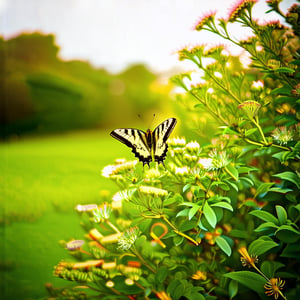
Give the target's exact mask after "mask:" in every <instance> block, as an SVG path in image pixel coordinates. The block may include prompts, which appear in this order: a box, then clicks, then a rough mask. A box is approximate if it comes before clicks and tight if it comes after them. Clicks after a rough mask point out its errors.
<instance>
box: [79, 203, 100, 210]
mask: <svg viewBox="0 0 300 300" xmlns="http://www.w3.org/2000/svg"><path fill="white" fill-rule="evenodd" d="M96 208H98V205H97V204H86V205H80V204H78V205H77V206H76V207H75V209H76V210H77V211H78V212H84V211H91V210H94V209H96Z"/></svg>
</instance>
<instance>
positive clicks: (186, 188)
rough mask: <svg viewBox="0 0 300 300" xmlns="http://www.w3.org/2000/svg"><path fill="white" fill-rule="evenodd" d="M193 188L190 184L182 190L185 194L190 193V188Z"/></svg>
mask: <svg viewBox="0 0 300 300" xmlns="http://www.w3.org/2000/svg"><path fill="white" fill-rule="evenodd" d="M191 187H192V185H191V184H190V183H189V184H186V185H185V186H184V187H183V189H182V192H183V193H185V192H186V191H188V190H189V189H190V188H191Z"/></svg>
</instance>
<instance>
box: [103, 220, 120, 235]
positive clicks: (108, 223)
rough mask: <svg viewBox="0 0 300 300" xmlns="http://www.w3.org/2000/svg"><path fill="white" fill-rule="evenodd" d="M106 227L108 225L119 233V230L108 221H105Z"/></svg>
mask: <svg viewBox="0 0 300 300" xmlns="http://www.w3.org/2000/svg"><path fill="white" fill-rule="evenodd" d="M106 223H107V225H109V226H110V227H111V228H112V229H113V230H114V231H115V232H116V233H120V231H119V229H118V228H117V227H116V226H115V225H114V224H112V223H111V222H110V221H109V220H106Z"/></svg>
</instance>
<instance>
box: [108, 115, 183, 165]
mask: <svg viewBox="0 0 300 300" xmlns="http://www.w3.org/2000/svg"><path fill="white" fill-rule="evenodd" d="M176 123H177V120H176V119H175V118H170V119H167V120H166V121H164V122H162V123H161V124H159V125H158V126H157V127H156V128H155V130H154V131H153V132H151V131H150V130H149V131H148V132H147V133H146V132H144V131H142V130H138V129H135V128H120V129H115V130H113V131H112V132H111V133H110V135H111V136H112V137H114V138H115V139H117V140H118V141H120V142H121V143H123V144H125V145H126V146H128V147H130V148H131V150H132V152H133V153H134V155H135V157H137V158H138V159H139V160H140V161H141V162H143V164H144V165H145V164H149V163H150V162H151V161H152V155H151V152H152V150H153V152H154V160H155V161H156V162H158V163H162V164H163V161H164V159H165V158H166V155H167V151H168V145H167V143H166V141H167V139H168V137H169V136H170V134H171V132H172V131H173V129H174V127H175V125H176ZM150 135H151V138H150ZM147 138H149V143H150V140H151V143H153V144H152V145H150V144H149V145H148V140H147ZM150 148H151V149H150Z"/></svg>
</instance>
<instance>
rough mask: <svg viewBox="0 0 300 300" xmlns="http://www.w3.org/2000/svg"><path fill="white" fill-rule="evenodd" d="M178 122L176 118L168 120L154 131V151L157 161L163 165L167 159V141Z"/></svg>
mask: <svg viewBox="0 0 300 300" xmlns="http://www.w3.org/2000/svg"><path fill="white" fill-rule="evenodd" d="M176 123H177V121H176V119H175V118H170V119H167V120H166V121H164V122H162V123H161V124H160V125H158V126H157V127H156V128H155V129H154V131H153V141H154V145H153V151H154V158H155V161H157V162H158V163H162V164H163V161H164V159H165V158H166V155H167V151H168V144H167V143H166V142H167V139H168V138H169V136H170V134H171V132H172V131H173V129H174V127H175V125H176Z"/></svg>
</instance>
